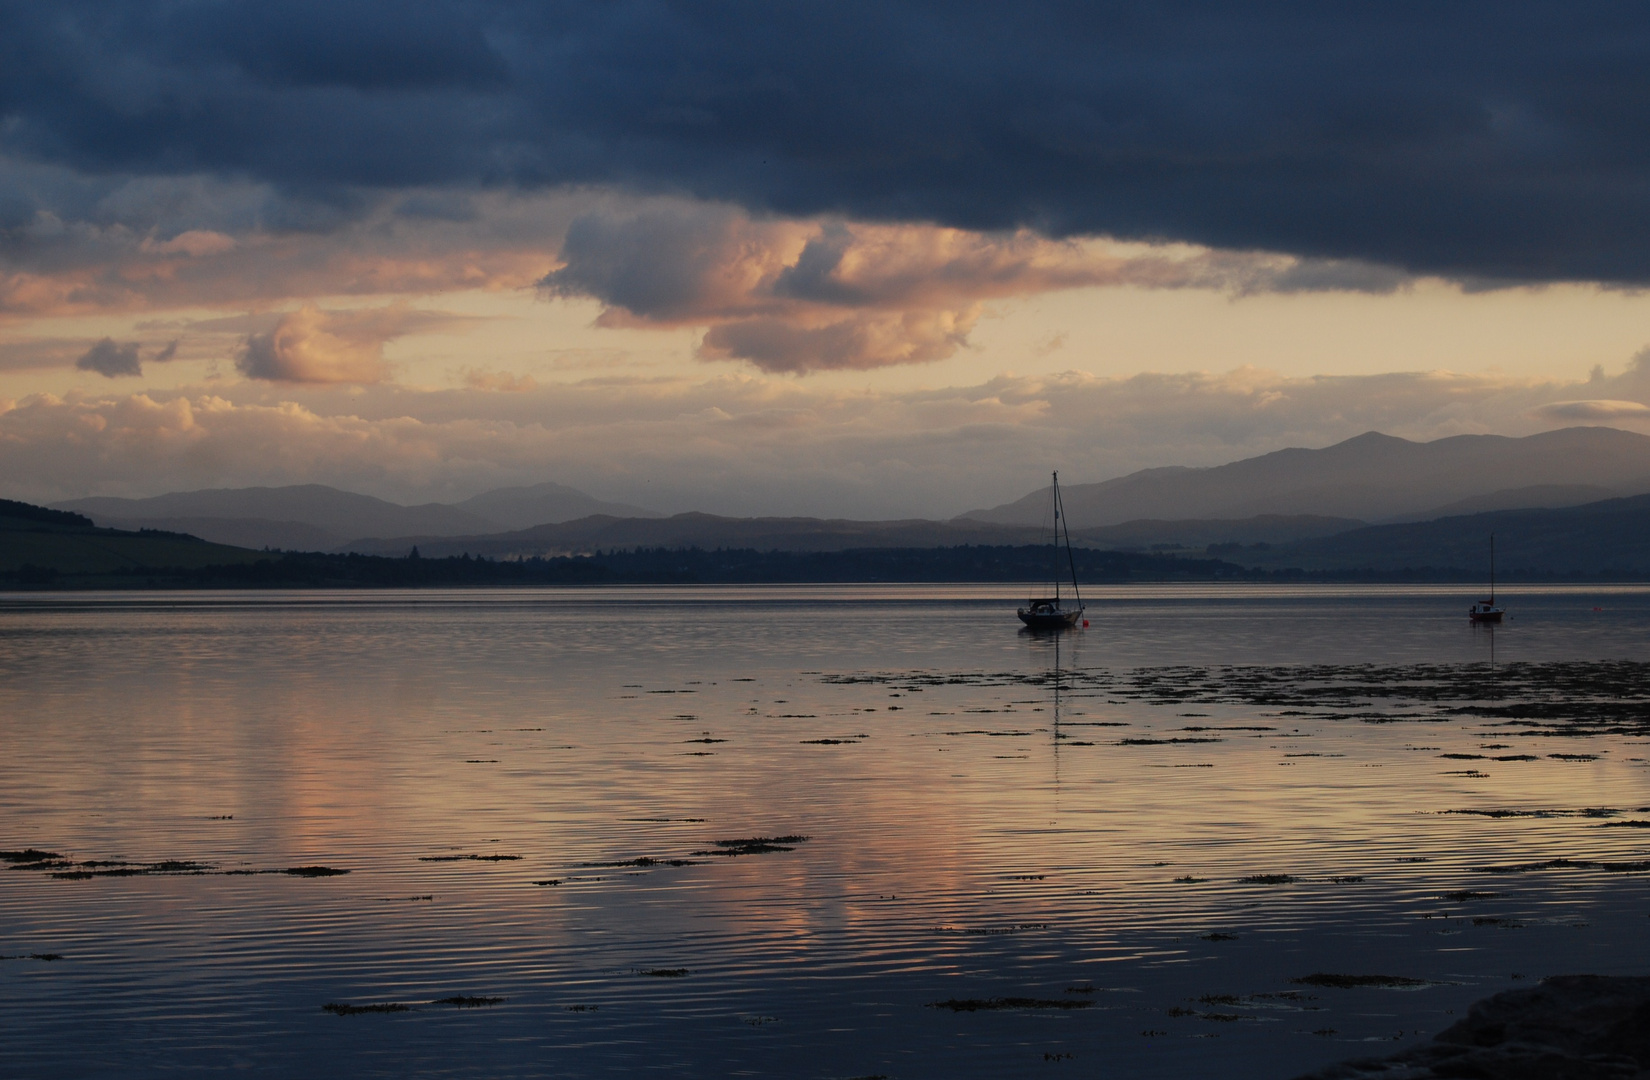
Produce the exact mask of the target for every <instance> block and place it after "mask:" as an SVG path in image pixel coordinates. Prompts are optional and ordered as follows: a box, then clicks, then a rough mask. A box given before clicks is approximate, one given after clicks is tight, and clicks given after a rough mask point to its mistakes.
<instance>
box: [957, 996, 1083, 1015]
mask: <svg viewBox="0 0 1650 1080" xmlns="http://www.w3.org/2000/svg"><path fill="white" fill-rule="evenodd" d="M1092 1004H1094V1003H1093V1002H1091V1001H1082V1000H1077V999H1073V998H1030V997H995V998H948V999H946V1000H945V1001H931V1002H929V1003H928V1007H929V1008H930V1009H950V1010H951V1011H952V1012H982V1011H988V1010H1001V1009H1086V1008H1088V1007H1089V1006H1090V1005H1092Z"/></svg>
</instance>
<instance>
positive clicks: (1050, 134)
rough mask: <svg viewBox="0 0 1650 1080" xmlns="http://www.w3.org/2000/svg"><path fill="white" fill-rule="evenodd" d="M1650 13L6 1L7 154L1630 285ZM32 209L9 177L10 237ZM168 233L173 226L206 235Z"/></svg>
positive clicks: (1534, 6) (298, 188) (349, 193)
mask: <svg viewBox="0 0 1650 1080" xmlns="http://www.w3.org/2000/svg"><path fill="white" fill-rule="evenodd" d="M1647 28H1650V14H1646V12H1645V10H1644V9H1643V8H1642V6H1640V5H1634V4H1629V3H1625V2H1617V0H1609V2H1602V3H1595V4H1589V5H1584V6H1582V7H1577V6H1576V5H1573V4H1565V5H1561V4H1558V3H1552V2H1523V3H1512V4H1507V3H1494V4H1492V3H1489V2H1487V0H1471V2H1464V3H1457V4H1447V5H1436V4H1435V5H1409V6H1399V7H1394V6H1393V5H1390V4H1379V5H1377V4H1343V5H1333V6H1328V7H1324V6H1319V7H1315V8H1310V9H1306V8H1302V7H1301V6H1299V5H1295V4H1251V5H1243V6H1234V5H1231V4H1224V3H1218V4H1217V3H1212V2H1179V3H1167V4H1159V5H1149V6H1145V7H1142V6H1141V5H1139V4H1136V3H1121V2H1108V3H1084V4H1077V3H1067V2H1059V0H1044V2H1027V3H1022V4H1016V5H1013V6H1012V7H1009V8H1005V7H1002V6H1001V5H995V6H991V5H987V6H981V5H976V4H966V3H964V4H958V3H938V2H933V0H929V2H922V0H903V2H898V3H887V2H878V3H869V2H866V0H844V2H842V3H836V4H829V5H780V6H777V7H776V6H773V5H761V6H757V5H753V4H747V3H732V4H722V5H714V6H710V7H707V6H705V5H702V4H690V3H687V2H685V0H674V2H673V0H618V2H614V3H606V4H590V3H575V2H570V0H569V2H550V3H540V2H535V3H528V2H526V0H493V2H488V3H473V2H469V0H410V2H408V3H406V4H397V5H393V6H383V5H379V6H372V7H364V6H361V5H341V4H331V3H321V2H319V0H295V2H291V3H283V4H275V5H244V4H233V3H227V2H213V0H208V2H202V3H190V4H181V3H157V4H142V5H132V4H120V3H113V2H108V3H99V2H86V3H77V4H49V5H48V4H12V5H6V6H5V7H4V9H3V10H0V150H3V151H4V152H6V153H9V154H11V155H13V156H14V157H15V158H17V159H19V160H23V161H27V162H30V163H33V164H34V165H36V166H38V167H42V168H46V167H51V168H61V169H65V170H68V171H69V172H70V173H72V174H73V176H74V177H75V178H76V179H75V180H74V181H73V182H72V183H70V184H68V185H67V186H66V188H65V189H64V190H60V191H56V192H54V194H53V196H52V198H53V199H54V200H56V201H57V202H58V203H63V202H64V201H65V200H67V201H73V198H74V197H75V196H74V194H73V193H72V192H67V188H75V187H79V188H83V189H89V188H91V187H95V186H96V184H97V180H96V179H95V178H98V177H107V176H114V175H124V176H128V177H136V178H144V177H150V178H165V177H174V178H175V177H185V176H199V177H208V178H218V179H217V180H214V181H212V182H224V181H223V179H222V178H227V177H243V178H247V180H248V181H249V182H251V183H253V184H254V185H258V184H262V185H268V186H269V190H270V191H272V192H275V193H276V194H275V195H274V196H273V197H271V198H269V199H267V200H265V209H266V210H267V211H268V216H267V217H266V218H265V219H264V221H263V224H262V227H263V228H265V229H267V230H269V231H271V232H274V233H280V232H282V231H284V230H287V229H294V228H298V229H303V228H308V229H315V228H334V227H337V225H338V223H340V222H343V221H347V220H350V219H353V218H355V217H357V216H359V215H360V214H361V213H363V212H366V211H370V209H371V207H372V203H373V199H372V197H371V193H383V192H387V191H404V190H408V189H413V188H418V189H421V190H422V189H428V190H432V191H435V192H438V193H439V192H441V191H445V190H455V189H466V190H467V189H473V188H476V187H485V186H511V187H516V188H521V189H528V188H539V187H559V186H565V185H619V186H623V187H626V188H628V189H630V190H633V191H642V192H654V193H662V192H676V193H688V194H691V195H693V196H695V197H698V198H702V199H708V200H711V201H718V202H730V203H734V204H738V205H741V206H744V207H746V208H747V209H750V210H752V211H754V212H758V213H775V214H777V215H779V216H784V217H802V218H813V217H816V216H827V217H838V216H840V217H845V218H850V219H855V220H867V221H886V222H910V221H924V222H933V223H938V224H941V225H945V226H950V227H956V228H962V229H969V230H975V231H1010V232H1012V231H1014V230H1017V229H1020V228H1031V229H1035V230H1038V231H1040V232H1041V233H1043V234H1044V235H1052V236H1064V235H1111V236H1117V237H1123V238H1130V239H1152V240H1157V239H1167V240H1175V241H1185V242H1190V243H1195V244H1199V245H1203V246H1208V247H1213V248H1220V249H1234V250H1251V249H1259V250H1267V251H1280V252H1285V253H1289V254H1293V255H1299V256H1303V257H1311V258H1323V259H1349V260H1354V261H1357V262H1362V263H1374V264H1384V265H1391V266H1395V267H1399V268H1402V269H1403V270H1405V271H1408V272H1413V273H1422V274H1439V275H1445V276H1452V277H1458V278H1464V279H1488V280H1515V281H1546V280H1562V279H1584V280H1604V281H1613V282H1625V283H1642V282H1644V281H1646V280H1647V279H1650V203H1647V202H1646V200H1645V199H1644V197H1643V192H1644V189H1645V184H1646V181H1647V179H1650V134H1647V132H1650V123H1647V120H1650V115H1647V114H1650V104H1647V103H1650V94H1646V92H1645V91H1646V89H1647V85H1650V35H1647V34H1646V33H1645V31H1646V29H1647ZM24 186H26V185H24ZM439 204H440V198H439V196H438V197H436V198H435V199H434V200H433V202H432V205H431V212H432V213H433V214H435V215H438V216H439V215H440V214H442V213H447V212H449V211H446V210H443V209H442V207H441V206H440V205H439ZM40 208H41V207H40V206H39V204H38V201H37V200H33V199H31V198H30V197H29V196H28V193H27V192H24V193H23V195H22V197H19V195H18V188H17V186H16V185H13V190H11V191H10V192H8V193H6V194H5V195H3V196H0V234H5V235H7V236H8V237H9V236H11V235H12V234H15V233H16V232H17V231H18V230H26V229H27V228H28V227H29V226H30V225H31V223H32V222H34V221H35V218H36V213H35V212H36V211H37V210H38V209H40ZM46 209H49V210H51V211H52V212H53V213H54V214H56V215H57V216H58V218H59V219H61V220H63V221H73V220H76V215H75V214H74V213H73V212H72V208H71V207H68V206H66V205H54V206H51V207H46ZM245 209H247V210H249V211H250V210H251V209H252V207H251V206H250V205H249V206H247V207H246V208H245ZM209 231H210V232H216V233H221V234H222V235H224V236H228V237H236V236H238V235H239V231H238V230H236V229H233V228H231V229H213V230H209ZM182 235H184V234H182V233H178V234H168V235H167V236H165V237H163V238H162V239H161V240H160V241H159V242H160V243H162V244H178V245H179V246H178V247H177V248H176V252H178V253H182V254H184V255H186V256H189V257H200V253H201V252H204V251H207V250H209V249H211V248H212V246H213V245H221V244H222V243H223V241H222V240H219V239H216V238H214V237H212V236H209V235H206V234H205V233H204V232H203V233H202V235H200V236H197V237H194V238H191V239H190V240H187V241H185V240H181V239H180V237H181V236H182ZM7 242H16V241H13V240H8V241H7ZM25 291H26V290H25Z"/></svg>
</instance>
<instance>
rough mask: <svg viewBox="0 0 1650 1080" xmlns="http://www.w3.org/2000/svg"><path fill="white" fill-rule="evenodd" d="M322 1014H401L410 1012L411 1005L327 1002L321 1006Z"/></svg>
mask: <svg viewBox="0 0 1650 1080" xmlns="http://www.w3.org/2000/svg"><path fill="white" fill-rule="evenodd" d="M321 1011H322V1012H329V1013H331V1014H332V1015H334V1016H360V1015H361V1014H363V1013H403V1012H412V1006H411V1005H403V1004H401V1003H400V1002H399V1001H380V1002H375V1003H374V1004H371V1005H350V1004H348V1003H346V1002H342V1001H329V1002H327V1003H326V1004H325V1005H322V1006H321Z"/></svg>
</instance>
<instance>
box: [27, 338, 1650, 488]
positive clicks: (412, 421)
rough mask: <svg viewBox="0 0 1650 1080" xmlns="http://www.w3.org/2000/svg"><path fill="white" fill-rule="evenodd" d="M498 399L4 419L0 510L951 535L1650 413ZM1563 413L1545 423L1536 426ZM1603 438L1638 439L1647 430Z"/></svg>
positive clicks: (1148, 394)
mask: <svg viewBox="0 0 1650 1080" xmlns="http://www.w3.org/2000/svg"><path fill="white" fill-rule="evenodd" d="M487 384H488V377H485V376H484V377H483V378H482V379H480V380H478V385H481V386H486V385H487ZM499 388H508V389H513V390H515V391H516V392H514V393H498V392H495V391H494V390H493V389H473V390H453V391H439V392H434V391H412V390H407V389H404V388H399V387H395V386H376V387H367V388H365V389H363V390H361V391H360V392H358V393H354V394H352V395H350V396H349V398H348V399H347V405H344V406H343V407H342V408H341V407H340V404H341V403H340V399H339V398H338V396H337V395H336V392H335V391H332V390H328V389H326V388H324V387H322V388H314V389H311V388H306V387H305V386H303V385H287V386H282V387H280V388H279V389H278V390H274V391H270V390H267V389H263V388H260V387H259V386H257V385H254V384H241V385H240V386H239V387H231V388H228V389H225V390H220V391H219V392H217V393H212V392H204V391H195V392H189V393H179V394H169V395H163V394H159V393H153V392H151V393H149V394H130V395H111V396H100V395H68V396H51V395H36V396H33V397H29V398H25V399H23V400H21V401H18V402H0V447H4V453H5V458H6V463H7V469H6V470H5V471H4V474H3V476H0V495H5V496H7V497H14V498H31V499H54V498H67V497H72V496H79V495H85V494H88V493H106V494H127V495H147V494H156V493H160V492H164V491H171V490H180V489H189V488H198V487H207V486H226V485H227V486H240V485H256V484H287V483H300V482H315V483H329V484H333V485H335V486H338V487H342V488H347V489H351V490H356V491H363V492H366V493H369V494H376V495H381V496H384V497H388V498H393V499H400V500H404V501H407V502H422V501H428V500H430V499H434V498H451V499H454V500H456V499H459V498H463V497H465V496H468V495H471V494H475V493H477V492H479V491H482V490H486V489H488V488H491V487H497V486H503V485H508V484H523V483H536V482H540V481H544V480H556V481H560V482H562V483H567V484H571V485H573V486H575V487H579V488H582V489H584V490H588V491H590V492H592V493H593V494H596V495H598V496H600V497H604V498H617V499H623V500H625V501H629V502H634V503H638V504H640V505H645V506H652V507H655V508H657V509H661V510H668V511H678V510H688V509H703V510H709V511H713V512H720V513H733V514H758V513H793V514H822V515H842V516H851V517H855V516H857V517H909V516H949V515H951V514H956V513H960V512H962V511H965V510H968V509H972V508H975V507H979V506H989V505H993V504H996V503H1000V502H1004V501H1007V500H1009V499H1012V498H1017V497H1019V496H1021V495H1023V494H1025V493H1026V492H1027V491H1029V490H1032V489H1034V488H1035V487H1036V486H1037V485H1038V484H1039V483H1040V482H1041V481H1042V478H1043V477H1045V476H1046V475H1047V469H1048V468H1049V467H1051V466H1053V467H1058V468H1060V470H1061V473H1062V475H1063V476H1066V477H1068V478H1069V479H1070V480H1071V481H1072V482H1074V483H1076V482H1084V481H1090V480H1100V479H1105V478H1107V477H1110V476H1115V475H1120V474H1122V473H1125V472H1130V471H1133V470H1134V469H1139V468H1146V467H1150V466H1158V465H1165V464H1188V465H1207V464H1219V463H1223V462H1226V461H1229V460H1233V459H1235V458H1240V457H1246V456H1250V455H1253V454H1258V453H1264V452H1267V451H1270V450H1275V449H1279V448H1281V447H1284V446H1291V445H1294V446H1325V445H1329V444H1331V443H1334V442H1338V441H1340V440H1342V439H1345V438H1349V437H1351V436H1353V435H1357V434H1361V433H1362V432H1365V431H1369V430H1380V431H1385V432H1389V433H1392V434H1396V435H1401V436H1405V437H1408V438H1413V439H1432V438H1439V437H1442V436H1446V435H1455V434H1463V433H1474V432H1485V431H1494V432H1499V433H1503V434H1523V433H1528V432H1533V431H1537V430H1544V429H1547V428H1550V427H1554V426H1565V425H1568V424H1574V423H1577V422H1587V421H1589V420H1590V421H1591V422H1595V423H1596V422H1599V421H1600V419H1601V418H1600V417H1597V416H1596V415H1595V416H1589V417H1582V418H1579V420H1578V418H1576V417H1574V416H1572V415H1570V414H1569V413H1567V412H1565V411H1564V405H1566V404H1573V403H1575V402H1576V401H1578V400H1581V399H1582V397H1583V395H1588V397H1587V400H1589V401H1595V402H1602V401H1609V402H1617V403H1619V402H1629V403H1637V402H1640V401H1643V400H1647V399H1650V364H1646V363H1644V362H1640V363H1639V364H1637V365H1635V366H1634V367H1633V368H1632V369H1630V370H1629V371H1628V372H1627V373H1625V374H1623V375H1620V376H1617V377H1614V378H1598V379H1595V380H1593V381H1591V382H1586V383H1574V384H1553V383H1543V382H1537V381H1531V380H1520V379H1511V378H1506V377H1496V376H1487V375H1480V376H1472V375H1452V374H1449V373H1407V374H1390V375H1378V376H1364V377H1341V378H1331V377H1321V376H1320V377H1315V378H1284V377H1280V376H1278V375H1275V374H1271V373H1268V372H1263V371H1257V370H1254V369H1239V370H1236V371H1232V372H1227V373H1224V374H1198V373H1189V374H1180V375H1164V374H1143V375H1137V376H1134V377H1131V378H1126V379H1107V378H1098V377H1094V376H1090V375H1084V374H1081V373H1068V374H1065V375H1059V376H1051V377H1041V378H1031V377H1006V376H1005V377H999V378H995V379H992V380H989V381H987V382H983V383H979V384H976V385H971V386H957V387H945V388H938V389H931V390H912V391H905V392H883V393H873V392H869V391H864V392H841V391H827V390H824V389H822V388H820V387H819V386H818V385H817V384H814V383H807V382H799V381H796V380H792V379H771V378H763V377H759V376H734V375H723V376H716V377H712V378H707V379H704V380H699V381H692V380H683V379H651V380H644V379H638V378H614V377H605V378H596V379H589V380H586V381H583V382H577V383H564V384H556V385H544V386H532V385H524V384H519V383H508V382H506V384H505V385H503V386H500V387H499ZM1552 403H1559V409H1558V411H1557V412H1556V413H1555V414H1553V415H1551V416H1548V415H1544V414H1543V412H1542V408H1543V406H1547V405H1549V404H1552ZM1638 409H1639V410H1643V409H1644V406H1642V405H1639V406H1638ZM1603 419H1607V421H1608V422H1610V423H1614V424H1618V425H1619V424H1624V425H1627V426H1632V427H1635V428H1636V429H1638V430H1650V417H1647V416H1645V415H1644V413H1643V412H1640V411H1637V410H1631V409H1630V410H1627V411H1625V412H1618V413H1615V414H1613V415H1611V416H1610V417H1608V418H1603ZM1509 486H1516V485H1513V484H1512V482H1511V481H1509Z"/></svg>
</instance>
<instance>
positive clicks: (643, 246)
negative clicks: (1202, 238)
mask: <svg viewBox="0 0 1650 1080" xmlns="http://www.w3.org/2000/svg"><path fill="white" fill-rule="evenodd" d="M561 259H562V266H561V267H560V268H558V269H557V270H555V271H554V272H552V273H550V274H548V275H546V276H545V277H544V278H543V280H542V281H541V282H540V284H541V286H542V287H543V288H544V289H545V290H546V291H548V292H549V293H551V294H554V295H561V296H572V295H578V296H591V297H594V298H596V299H598V300H600V301H601V302H602V303H604V304H605V305H607V307H606V310H605V311H604V312H603V314H602V315H601V317H600V319H599V320H598V325H604V326H614V327H617V326H659V327H670V326H705V327H708V329H707V332H706V334H705V337H704V340H703V342H702V345H701V347H700V356H701V357H702V358H704V359H707V360H747V361H749V362H751V363H752V364H755V365H756V366H757V367H759V368H761V369H762V370H764V371H772V372H805V371H814V370H826V369H845V368H846V369H862V368H876V367H887V366H890V365H896V364H916V363H931V362H933V361H936V360H943V359H945V358H946V357H949V356H951V355H953V354H954V353H955V352H956V351H957V350H958V349H959V348H961V347H963V346H964V345H966V344H967V341H968V335H969V332H970V331H971V330H972V329H973V327H974V325H975V324H976V322H977V321H978V320H979V318H980V316H981V314H982V311H983V310H984V303H985V302H987V301H991V300H1000V299H1006V298H1010V297H1019V296H1028V295H1033V294H1036V293H1042V292H1049V291H1054V290H1061V289H1074V288H1082V287H1090V286H1133V287H1140V288H1153V289H1181V288H1203V289H1216V290H1220V291H1224V292H1228V293H1231V294H1234V295H1247V294H1252V293H1259V292H1297V291H1313V290H1343V291H1344V290H1355V291H1365V292H1390V291H1392V290H1394V289H1396V288H1399V287H1401V286H1402V284H1403V283H1404V281H1405V279H1404V277H1403V276H1402V275H1399V274H1395V273H1393V272H1391V271H1387V270H1383V269H1381V268H1378V267H1369V266H1364V265H1358V264H1352V263H1345V262H1334V263H1332V262H1325V261H1312V260H1302V259H1297V258H1293V257H1287V256H1280V255H1276V254H1271V253H1265V252H1216V251H1209V250H1205V249H1198V248H1187V247H1184V246H1175V247H1168V246H1156V247H1154V246H1150V245H1139V244H1135V245H1123V244H1115V243H1108V242H1105V241H1100V240H1093V241H1062V240H1049V239H1046V238H1044V237H1040V236H1038V235H1036V234H1035V233H1032V232H1029V231H1026V230H1021V231H1018V232H1013V233H979V232H969V231H966V230H960V229H950V228H939V227H936V226H931V225H915V224H913V225H877V224H859V223H849V222H842V221H823V222H821V221H794V220H757V219H753V218H751V217H749V216H748V215H746V214H744V213H743V212H741V211H739V210H736V209H734V208H731V207H726V206H712V205H703V204H700V205H694V204H681V203H677V204H670V205H662V206H655V207H650V208H648V209H645V210H641V211H635V212H625V211H617V212H615V211H612V210H606V211H601V212H596V213H590V214H586V215H584V216H581V217H579V218H577V219H576V220H574V221H573V223H572V224H571V225H570V226H569V228H568V231H567V236H566V239H565V241H564V242H563V244H562V247H561Z"/></svg>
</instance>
